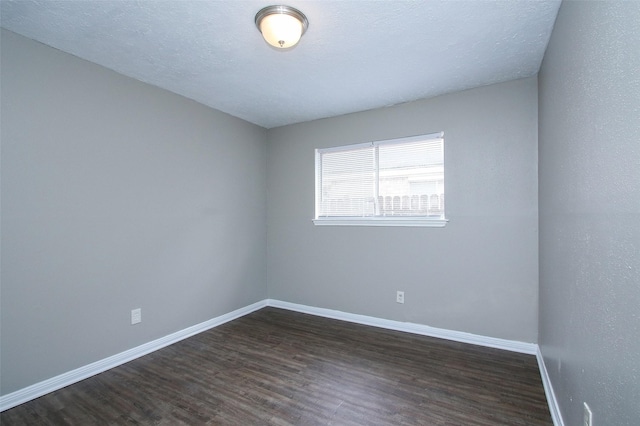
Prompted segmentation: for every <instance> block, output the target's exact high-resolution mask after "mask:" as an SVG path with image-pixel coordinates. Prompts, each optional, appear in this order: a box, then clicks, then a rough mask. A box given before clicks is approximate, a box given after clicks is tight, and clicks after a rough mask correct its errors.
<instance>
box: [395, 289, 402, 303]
mask: <svg viewBox="0 0 640 426" xmlns="http://www.w3.org/2000/svg"><path fill="white" fill-rule="evenodd" d="M396 302H398V303H404V291H399V292H397V293H396Z"/></svg>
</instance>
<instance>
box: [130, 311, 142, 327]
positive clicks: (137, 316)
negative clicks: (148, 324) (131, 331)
mask: <svg viewBox="0 0 640 426" xmlns="http://www.w3.org/2000/svg"><path fill="white" fill-rule="evenodd" d="M139 322H142V308H138V309H132V310H131V325H133V324H138V323H139Z"/></svg>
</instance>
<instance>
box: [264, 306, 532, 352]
mask: <svg viewBox="0 0 640 426" xmlns="http://www.w3.org/2000/svg"><path fill="white" fill-rule="evenodd" d="M266 302H267V305H268V306H273V307H274V308H282V309H287V310H290V311H296V312H302V313H305V314H311V315H316V316H320V317H326V318H333V319H337V320H342V321H348V322H353V323H357V324H364V325H370V326H373V327H380V328H386V329H389V330H396V331H404V332H406V333H413V334H420V335H423V336H429V337H437V338H440V339H446V340H453V341H456V342H462V343H470V344H472V345H480V346H486V347H490V348H496V349H503V350H507V351H511V352H519V353H523V354H528V355H536V353H537V351H538V345H536V344H535V343H525V342H518V341H515V340H506V339H498V338H495V337H487V336H481V335H478V334H472V333H465V332H462V331H454V330H447V329H444V328H436V327H430V326H428V325H422V324H415V323H410V322H401V321H393V320H387V319H382V318H376V317H370V316H366V315H358V314H351V313H348V312H342V311H334V310H332V309H325V308H316V307H313V306H306V305H299V304H296V303H289V302H283V301H280V300H274V299H267V301H266Z"/></svg>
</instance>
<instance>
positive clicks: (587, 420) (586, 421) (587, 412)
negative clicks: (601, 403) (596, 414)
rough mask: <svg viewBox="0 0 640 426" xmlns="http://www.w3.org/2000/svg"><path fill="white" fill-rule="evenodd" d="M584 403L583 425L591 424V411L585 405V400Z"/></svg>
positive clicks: (590, 425)
mask: <svg viewBox="0 0 640 426" xmlns="http://www.w3.org/2000/svg"><path fill="white" fill-rule="evenodd" d="M583 404H584V426H593V413H592V412H591V408H589V406H588V405H587V403H586V402H583Z"/></svg>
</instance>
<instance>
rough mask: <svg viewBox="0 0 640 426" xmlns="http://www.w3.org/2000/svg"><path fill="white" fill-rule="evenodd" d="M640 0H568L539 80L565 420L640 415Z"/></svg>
mask: <svg viewBox="0 0 640 426" xmlns="http://www.w3.org/2000/svg"><path fill="white" fill-rule="evenodd" d="M638 70H640V3H638V2H626V3H623V2H613V1H609V2H564V3H563V4H562V7H561V8H560V13H559V15H558V18H557V21H556V26H555V28H554V31H553V35H552V37H551V41H550V44H549V47H548V50H547V52H546V55H545V58H544V61H543V65H542V70H541V72H540V74H539V84H540V97H539V104H540V117H539V124H540V130H539V131H540V142H539V144H540V147H539V149H540V151H539V155H540V180H539V184H540V195H539V196H540V337H539V344H540V347H541V351H542V353H543V356H544V358H545V364H546V365H547V369H548V371H549V375H550V377H551V381H552V383H553V387H554V390H555V392H556V396H557V399H558V403H559V405H560V407H561V411H562V414H563V417H564V421H565V424H567V425H578V424H582V403H583V401H586V402H587V403H588V404H589V405H590V407H591V408H592V410H593V412H594V424H596V425H638V424H639V421H640V73H639V71H638Z"/></svg>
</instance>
